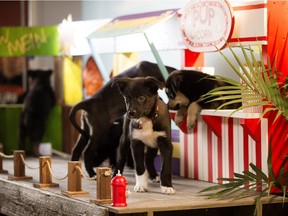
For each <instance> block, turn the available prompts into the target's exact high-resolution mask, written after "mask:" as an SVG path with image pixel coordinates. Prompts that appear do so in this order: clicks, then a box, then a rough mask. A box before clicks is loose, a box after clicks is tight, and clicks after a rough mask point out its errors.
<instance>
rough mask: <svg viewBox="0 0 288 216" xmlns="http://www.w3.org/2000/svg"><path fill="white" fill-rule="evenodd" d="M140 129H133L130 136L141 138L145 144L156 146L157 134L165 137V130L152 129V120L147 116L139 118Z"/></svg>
mask: <svg viewBox="0 0 288 216" xmlns="http://www.w3.org/2000/svg"><path fill="white" fill-rule="evenodd" d="M141 121H142V129H135V128H134V129H133V130H132V138H133V139H138V140H141V141H142V142H143V143H144V144H145V145H147V146H149V147H152V148H157V147H158V144H157V138H158V137H159V136H162V137H166V132H165V131H153V124H152V121H151V120H150V119H148V118H144V117H143V118H141Z"/></svg>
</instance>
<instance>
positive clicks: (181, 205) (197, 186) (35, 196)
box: [0, 157, 282, 216]
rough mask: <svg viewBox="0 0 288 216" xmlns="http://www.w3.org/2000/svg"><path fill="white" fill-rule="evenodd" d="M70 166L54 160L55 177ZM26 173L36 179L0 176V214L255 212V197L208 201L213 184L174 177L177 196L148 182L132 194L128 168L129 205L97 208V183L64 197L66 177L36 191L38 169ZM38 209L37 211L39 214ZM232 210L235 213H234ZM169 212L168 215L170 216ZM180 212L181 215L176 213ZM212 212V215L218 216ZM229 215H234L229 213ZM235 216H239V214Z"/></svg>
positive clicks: (33, 161)
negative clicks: (206, 192)
mask: <svg viewBox="0 0 288 216" xmlns="http://www.w3.org/2000/svg"><path fill="white" fill-rule="evenodd" d="M25 161H26V163H27V164H28V165H29V166H31V167H37V166H39V160H38V159H37V158H25ZM67 164H68V161H67V160H64V159H60V158H58V157H52V172H53V176H55V177H57V178H60V177H64V176H65V175H66V174H67V172H68V171H67V166H68V165H67ZM82 167H84V164H82ZM3 169H5V170H8V171H9V174H10V175H13V169H14V168H13V159H3ZM25 171H26V175H27V176H32V177H33V180H27V181H10V180H8V175H7V174H0V195H1V197H0V212H1V213H3V214H7V215H13V213H12V212H13V211H14V212H15V211H16V210H17V211H16V213H19V212H21V211H22V214H21V215H26V214H27V215H28V214H30V215H40V213H43V212H45V214H43V215H55V212H57V214H59V215H60V214H61V215H84V214H85V215H99V216H100V215H118V214H119V215H120V214H124V215H137V214H138V215H149V216H152V215H186V214H187V215H190V213H191V211H194V212H195V213H197V212H199V215H201V214H200V213H201V211H204V212H205V211H206V212H207V210H209V209H220V208H224V207H227V208H231V207H243V208H245V210H244V209H242V210H240V212H241V211H242V213H243V212H245V213H247V212H250V213H251V212H253V211H254V206H253V203H254V199H253V198H245V199H242V200H237V201H231V200H215V199H206V198H205V197H201V196H199V195H198V194H197V192H199V191H200V190H201V189H203V188H206V187H208V186H211V185H213V184H212V183H207V182H203V181H195V180H192V179H185V178H181V177H176V176H174V177H173V186H174V188H175V189H176V194H175V195H164V194H161V192H160V186H159V183H149V185H148V190H149V191H148V192H146V193H135V192H134V191H133V187H134V183H135V178H134V172H133V171H132V170H129V169H128V168H127V169H126V170H125V172H124V176H125V177H126V179H127V181H128V185H127V189H128V198H127V204H128V206H127V207H121V208H120V207H118V208H115V207H112V206H111V205H110V204H106V205H95V204H93V203H91V202H90V200H91V199H95V198H96V181H92V180H86V179H85V178H83V180H82V190H84V191H88V192H89V195H87V196H82V197H73V198H68V197H65V196H63V195H62V194H61V191H65V190H67V178H66V179H64V180H56V179H53V182H55V183H58V184H59V185H60V186H59V187H57V188H45V189H37V188H34V187H33V183H39V169H30V168H28V167H25ZM83 173H84V174H86V171H85V169H83ZM11 191H12V192H11ZM30 196H31V197H32V198H31V197H30ZM13 199H15V201H13ZM19 199H20V200H19ZM41 199H43V200H41ZM11 202H12V204H11ZM274 202H275V203H281V202H282V199H281V198H280V197H279V198H276V199H275V200H274ZM262 203H267V199H263V201H262ZM26 205H29V206H31V205H32V206H33V205H34V206H35V207H31V208H27V207H25V206H26ZM40 205H42V207H40ZM46 205H47V206H46ZM247 206H248V207H247ZM21 209H22V210H21ZM35 209H37V211H36V210H35ZM39 209H40V210H39ZM247 209H248V210H247ZM231 211H233V212H234V211H235V210H231ZM31 212H32V214H31ZM167 212H169V214H168V213H167ZM177 212H178V213H179V212H181V213H179V214H177ZM189 212H190V213H189ZM238 212H239V211H238ZM33 213H35V214H33ZM36 213H37V214H36ZM212 213H213V211H212ZM212 213H211V214H210V215H218V214H219V213H217V214H216V213H215V214H212ZM14 215H19V214H14ZM41 215H42V214H41ZM195 215H197V214H195ZM227 215H231V214H230V213H227ZM235 215H240V213H237V214H235ZM246 215H249V214H246ZM258 215H259V216H260V215H262V208H261V209H260V210H259V211H258Z"/></svg>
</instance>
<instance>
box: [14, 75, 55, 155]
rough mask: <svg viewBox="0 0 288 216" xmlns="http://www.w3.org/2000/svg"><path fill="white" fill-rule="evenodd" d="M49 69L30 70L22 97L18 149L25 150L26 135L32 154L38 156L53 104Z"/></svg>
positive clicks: (53, 95)
mask: <svg viewBox="0 0 288 216" xmlns="http://www.w3.org/2000/svg"><path fill="white" fill-rule="evenodd" d="M51 74H52V71H51V70H30V71H28V77H29V78H30V79H31V82H30V87H29V91H28V92H27V94H26V96H25V99H24V108H23V110H22V113H21V116H20V124H19V142H18V145H19V149H21V150H25V138H26V137H27V136H28V137H29V140H30V142H31V144H32V146H33V154H34V156H36V157H37V156H39V150H38V149H39V144H40V142H41V140H42V138H43V135H44V133H45V128H46V122H47V119H48V116H49V113H50V110H51V108H52V107H53V106H54V105H55V94H54V91H53V89H52V87H51V82H50V76H51Z"/></svg>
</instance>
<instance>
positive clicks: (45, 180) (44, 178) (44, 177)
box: [33, 156, 59, 188]
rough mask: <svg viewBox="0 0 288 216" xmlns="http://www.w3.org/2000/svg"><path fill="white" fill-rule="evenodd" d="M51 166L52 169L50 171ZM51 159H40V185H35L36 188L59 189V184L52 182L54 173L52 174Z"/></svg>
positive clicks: (44, 157)
mask: <svg viewBox="0 0 288 216" xmlns="http://www.w3.org/2000/svg"><path fill="white" fill-rule="evenodd" d="M49 166H50V169H49ZM51 167H52V166H51V157H49V156H42V157H39V169H40V170H39V175H40V183H39V184H36V183H35V184H33V186H34V187H36V188H46V187H59V184H57V183H53V182H52V173H51V170H52V169H51Z"/></svg>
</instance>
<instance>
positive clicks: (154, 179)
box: [150, 176, 160, 183]
mask: <svg viewBox="0 0 288 216" xmlns="http://www.w3.org/2000/svg"><path fill="white" fill-rule="evenodd" d="M150 181H151V182H152V183H159V182H160V177H159V176H156V177H155V178H152V179H150Z"/></svg>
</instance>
